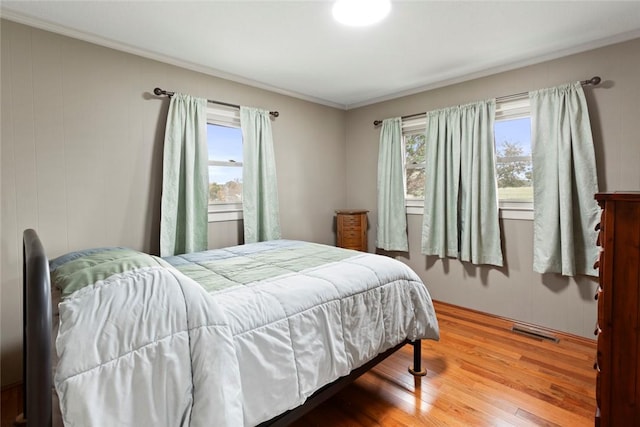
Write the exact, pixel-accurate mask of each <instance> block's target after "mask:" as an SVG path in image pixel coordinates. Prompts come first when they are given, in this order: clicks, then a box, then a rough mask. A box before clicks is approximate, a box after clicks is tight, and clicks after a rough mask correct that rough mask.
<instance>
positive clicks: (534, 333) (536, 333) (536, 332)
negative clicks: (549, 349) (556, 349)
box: [511, 323, 560, 343]
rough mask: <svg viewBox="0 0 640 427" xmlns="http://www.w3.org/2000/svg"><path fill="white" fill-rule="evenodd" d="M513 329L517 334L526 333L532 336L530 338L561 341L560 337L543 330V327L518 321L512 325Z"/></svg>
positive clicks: (525, 334) (527, 335)
mask: <svg viewBox="0 0 640 427" xmlns="http://www.w3.org/2000/svg"><path fill="white" fill-rule="evenodd" d="M511 330H512V331H513V332H515V333H516V334H520V335H524V336H526V337H530V338H535V339H541V340H546V341H551V342H554V343H558V342H560V340H559V339H558V338H556V337H554V336H553V335H551V334H550V333H549V332H547V331H543V330H542V329H537V328H533V327H531V326H526V325H520V324H518V323H515V324H514V325H513V326H512V327H511Z"/></svg>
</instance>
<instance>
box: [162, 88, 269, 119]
mask: <svg viewBox="0 0 640 427" xmlns="http://www.w3.org/2000/svg"><path fill="white" fill-rule="evenodd" d="M153 93H154V94H156V95H157V96H160V95H166V96H168V97H169V98H171V97H172V96H173V95H175V92H169V91H166V90H162V89H160V88H159V87H157V88H155V89H154V90H153ZM207 102H210V103H212V104H218V105H224V106H225V107H232V108H240V106H239V105H236V104H229V103H228V102H222V101H213V100H211V99H207ZM269 114H270V115H272V116H273V117H278V116H279V115H280V113H279V112H277V111H269Z"/></svg>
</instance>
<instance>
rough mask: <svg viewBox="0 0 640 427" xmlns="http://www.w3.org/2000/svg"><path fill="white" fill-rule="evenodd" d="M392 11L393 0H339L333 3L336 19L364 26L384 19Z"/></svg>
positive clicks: (346, 23)
mask: <svg viewBox="0 0 640 427" xmlns="http://www.w3.org/2000/svg"><path fill="white" fill-rule="evenodd" d="M390 11H391V0H337V1H336V2H335V4H334V5H333V17H334V18H335V20H336V21H338V22H340V23H342V24H345V25H350V26H353V27H363V26H365V25H372V24H375V23H376V22H379V21H382V19H384V17H385V16H387V15H388V14H389V12H390Z"/></svg>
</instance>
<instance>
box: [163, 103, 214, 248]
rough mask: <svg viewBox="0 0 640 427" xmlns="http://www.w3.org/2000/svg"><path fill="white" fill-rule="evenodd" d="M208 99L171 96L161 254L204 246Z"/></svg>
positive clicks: (166, 140)
mask: <svg viewBox="0 0 640 427" xmlns="http://www.w3.org/2000/svg"><path fill="white" fill-rule="evenodd" d="M206 107H207V100H206V99H202V98H194V97H192V96H189V95H184V94H180V93H176V94H175V95H173V96H172V97H171V102H170V104H169V113H168V115H167V125H166V129H165V135H164V157H163V165H162V168H163V169H162V201H161V204H162V205H161V218H160V255H161V256H171V255H176V254H183V253H189V252H196V251H202V250H206V249H207V245H208V242H207V205H208V203H209V201H208V194H209V191H208V187H209V178H208V173H207V169H208V166H207V165H208V151H207V115H206Z"/></svg>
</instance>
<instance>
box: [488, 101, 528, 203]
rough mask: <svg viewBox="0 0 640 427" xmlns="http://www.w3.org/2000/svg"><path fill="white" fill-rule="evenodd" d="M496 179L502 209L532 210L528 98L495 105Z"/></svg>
mask: <svg viewBox="0 0 640 427" xmlns="http://www.w3.org/2000/svg"><path fill="white" fill-rule="evenodd" d="M494 133H495V144H496V179H497V180H498V201H499V202H500V207H501V208H506V207H510V208H514V209H515V208H518V207H519V208H521V209H532V208H533V206H532V203H533V186H532V182H531V165H532V163H531V117H530V111H529V96H528V95H517V96H512V97H508V98H506V99H504V100H502V101H498V102H496V123H495V127H494Z"/></svg>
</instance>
